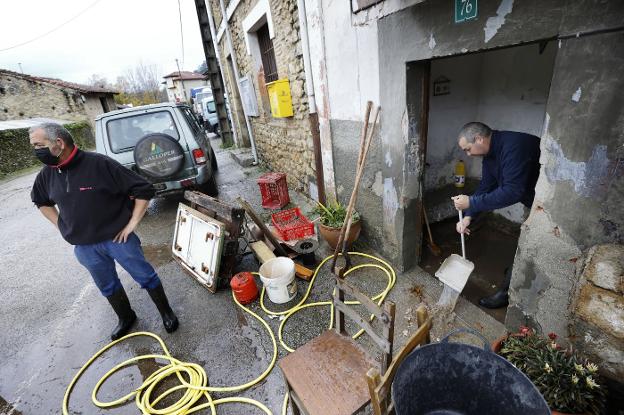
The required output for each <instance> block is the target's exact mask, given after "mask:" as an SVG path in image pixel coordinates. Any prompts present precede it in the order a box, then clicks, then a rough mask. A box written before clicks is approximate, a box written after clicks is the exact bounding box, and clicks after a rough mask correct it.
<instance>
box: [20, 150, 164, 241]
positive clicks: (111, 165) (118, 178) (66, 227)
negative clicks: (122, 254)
mask: <svg viewBox="0 0 624 415" xmlns="http://www.w3.org/2000/svg"><path fill="white" fill-rule="evenodd" d="M153 196H154V189H153V187H152V185H151V184H150V183H149V182H147V181H146V180H145V179H143V178H142V177H141V176H139V175H138V174H136V173H134V172H133V171H131V170H129V169H127V168H125V167H124V166H122V165H121V164H119V163H118V162H116V161H115V160H113V159H111V158H110V157H107V156H104V155H102V154H98V153H92V152H84V151H80V150H77V151H76V152H75V154H73V157H71V159H70V160H68V161H66V162H64V163H62V164H61V165H59V167H52V166H45V167H44V168H43V169H41V171H40V172H39V174H38V175H37V178H36V179H35V183H34V185H33V188H32V192H31V199H32V201H33V203H34V204H35V205H36V206H37V207H41V206H55V205H56V206H58V209H59V219H58V227H59V230H60V232H61V235H62V236H63V238H65V240H66V241H67V242H69V243H70V244H72V245H89V244H94V243H98V242H102V241H107V240H110V239H113V238H114V237H115V235H117V233H119V231H121V230H122V229H123V228H124V227H125V226H126V225H127V224H128V221H129V220H130V217H131V216H132V209H133V208H134V200H133V199H143V200H149V199H151V198H152V197H153Z"/></svg>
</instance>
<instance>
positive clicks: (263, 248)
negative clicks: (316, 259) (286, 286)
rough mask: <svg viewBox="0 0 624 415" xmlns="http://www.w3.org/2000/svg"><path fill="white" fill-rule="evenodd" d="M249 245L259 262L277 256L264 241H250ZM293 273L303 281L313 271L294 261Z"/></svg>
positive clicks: (310, 277) (306, 279)
mask: <svg viewBox="0 0 624 415" xmlns="http://www.w3.org/2000/svg"><path fill="white" fill-rule="evenodd" d="M249 247H250V248H251V250H252V251H253V253H254V254H255V255H256V258H258V261H259V262H260V264H264V263H265V262H267V261H268V260H269V259H273V258H277V257H276V256H275V254H274V253H273V251H271V248H269V246H268V245H267V244H266V243H265V242H264V241H257V242H252V243H250V244H249ZM295 275H296V276H297V277H299V278H301V279H302V280H304V281H310V280H311V279H312V275H314V271H312V270H311V269H310V268H306V267H304V266H303V265H301V264H298V263H296V262H295Z"/></svg>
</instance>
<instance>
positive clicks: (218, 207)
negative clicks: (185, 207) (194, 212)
mask: <svg viewBox="0 0 624 415" xmlns="http://www.w3.org/2000/svg"><path fill="white" fill-rule="evenodd" d="M184 198H185V199H186V200H188V201H190V202H192V203H197V204H198V205H199V206H201V207H203V208H204V209H208V210H211V211H213V212H214V213H215V214H216V215H217V216H219V217H221V218H224V219H227V220H228V221H230V222H232V221H235V220H238V222H242V220H243V217H244V210H243V209H241V208H237V207H235V206H232V205H229V204H227V203H225V202H222V201H221V200H219V199H215V198H214V197H210V196H208V195H206V194H203V193H200V192H196V191H192V190H187V191H185V192H184Z"/></svg>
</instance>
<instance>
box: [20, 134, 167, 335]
mask: <svg viewBox="0 0 624 415" xmlns="http://www.w3.org/2000/svg"><path fill="white" fill-rule="evenodd" d="M29 134H30V143H31V145H32V146H33V149H34V153H35V155H36V157H37V158H38V159H39V160H40V161H41V162H42V163H44V164H45V165H46V166H45V167H43V169H41V171H40V172H39V174H38V175H37V178H36V179H35V183H34V185H33V188H32V192H31V198H32V201H33V203H34V204H35V205H36V206H37V207H38V208H39V210H40V211H41V213H42V214H43V216H45V217H46V218H47V219H48V220H49V221H50V222H52V224H54V225H55V226H56V227H57V228H58V230H59V231H60V233H61V235H62V236H63V238H64V239H65V240H66V241H67V242H69V243H70V244H72V245H74V254H75V255H76V258H77V259H78V262H80V264H82V265H83V266H84V267H85V268H87V270H88V271H89V273H90V274H91V276H92V278H93V281H94V282H95V284H96V286H97V287H98V288H99V290H100V292H101V293H102V295H103V296H104V297H106V299H107V300H108V302H109V303H110V305H111V307H112V308H113V310H114V311H115V313H116V314H117V317H118V318H119V322H118V324H117V327H115V329H114V330H113V332H112V334H111V339H112V340H116V339H118V338H120V337H122V336H123V335H125V334H126V333H127V332H128V330H129V329H130V328H131V327H132V325H133V324H134V322H135V320H136V314H135V313H134V311H133V310H132V308H131V307H130V302H129V301H128V297H127V296H126V292H125V291H124V288H123V286H122V285H121V282H120V281H119V277H118V275H117V272H116V270H115V261H117V262H118V263H119V264H120V265H121V266H122V267H123V268H124V269H125V270H126V271H128V273H129V274H130V275H131V276H132V278H133V279H134V280H135V281H136V282H137V283H139V285H140V286H141V287H142V288H144V289H146V290H147V292H148V293H149V295H150V297H151V298H152V300H153V301H154V304H156V307H157V308H158V311H159V312H160V314H161V317H162V319H163V324H164V326H165V329H166V330H167V332H169V333H171V332H173V331H175V330H176V329H177V327H178V319H177V317H176V315H175V314H174V312H173V310H172V309H171V307H170V306H169V302H168V300H167V296H166V295H165V291H164V289H163V286H162V284H161V282H160V279H159V278H158V275H157V274H156V271H155V270H154V268H153V267H152V266H151V265H150V264H149V263H148V262H147V261H146V260H145V257H144V256H143V250H142V249H141V242H140V240H139V238H138V237H137V236H136V234H135V233H134V230H135V229H136V227H137V226H138V224H139V222H140V221H141V219H142V218H143V215H144V214H145V211H146V210H147V206H148V204H149V200H150V199H151V198H152V197H153V196H154V190H153V188H152V186H151V184H149V183H148V182H147V181H146V180H144V179H143V178H142V177H140V176H139V175H137V174H136V173H134V172H132V171H131V170H129V169H126V168H125V167H123V166H122V165H121V164H119V163H118V162H116V161H114V160H113V159H111V158H109V157H106V156H104V155H101V154H98V153H92V152H83V151H80V150H79V149H78V147H76V146H75V145H74V140H73V138H72V136H71V134H70V133H69V131H67V130H66V129H65V128H64V127H63V126H61V125H59V124H55V123H44V124H41V125H38V126H35V127H32V128H31V129H30V130H29ZM57 208H58V209H57Z"/></svg>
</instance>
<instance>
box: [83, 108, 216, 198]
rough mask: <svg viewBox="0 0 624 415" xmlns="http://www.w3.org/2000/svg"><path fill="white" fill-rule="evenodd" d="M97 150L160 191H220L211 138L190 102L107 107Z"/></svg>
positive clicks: (99, 123) (98, 130)
mask: <svg viewBox="0 0 624 415" xmlns="http://www.w3.org/2000/svg"><path fill="white" fill-rule="evenodd" d="M95 143H96V151H97V152H98V153H101V154H105V155H107V156H109V157H111V158H113V159H115V160H117V161H118V162H120V163H121V164H123V165H124V166H125V167H127V168H129V169H131V170H134V171H135V172H137V173H139V174H140V175H141V176H143V177H145V178H146V179H147V180H149V181H150V182H151V183H153V185H154V188H155V189H156V194H157V195H163V196H167V195H172V194H176V193H181V192H183V191H184V190H186V189H198V190H200V191H202V192H203V193H206V194H208V195H210V196H216V195H217V193H218V189H217V183H216V181H215V177H214V173H215V172H216V170H217V168H218V167H217V159H216V157H215V154H214V151H213V149H212V146H211V145H210V141H209V139H208V137H207V135H206V133H205V131H204V129H203V128H202V127H201V126H200V125H199V122H198V121H197V119H196V118H195V115H194V114H193V111H191V108H190V107H189V106H188V105H181V104H173V103H162V104H153V105H145V106H141V107H134V108H128V109H124V110H119V111H112V112H107V113H105V114H101V115H99V116H98V117H97V118H96V119H95Z"/></svg>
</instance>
